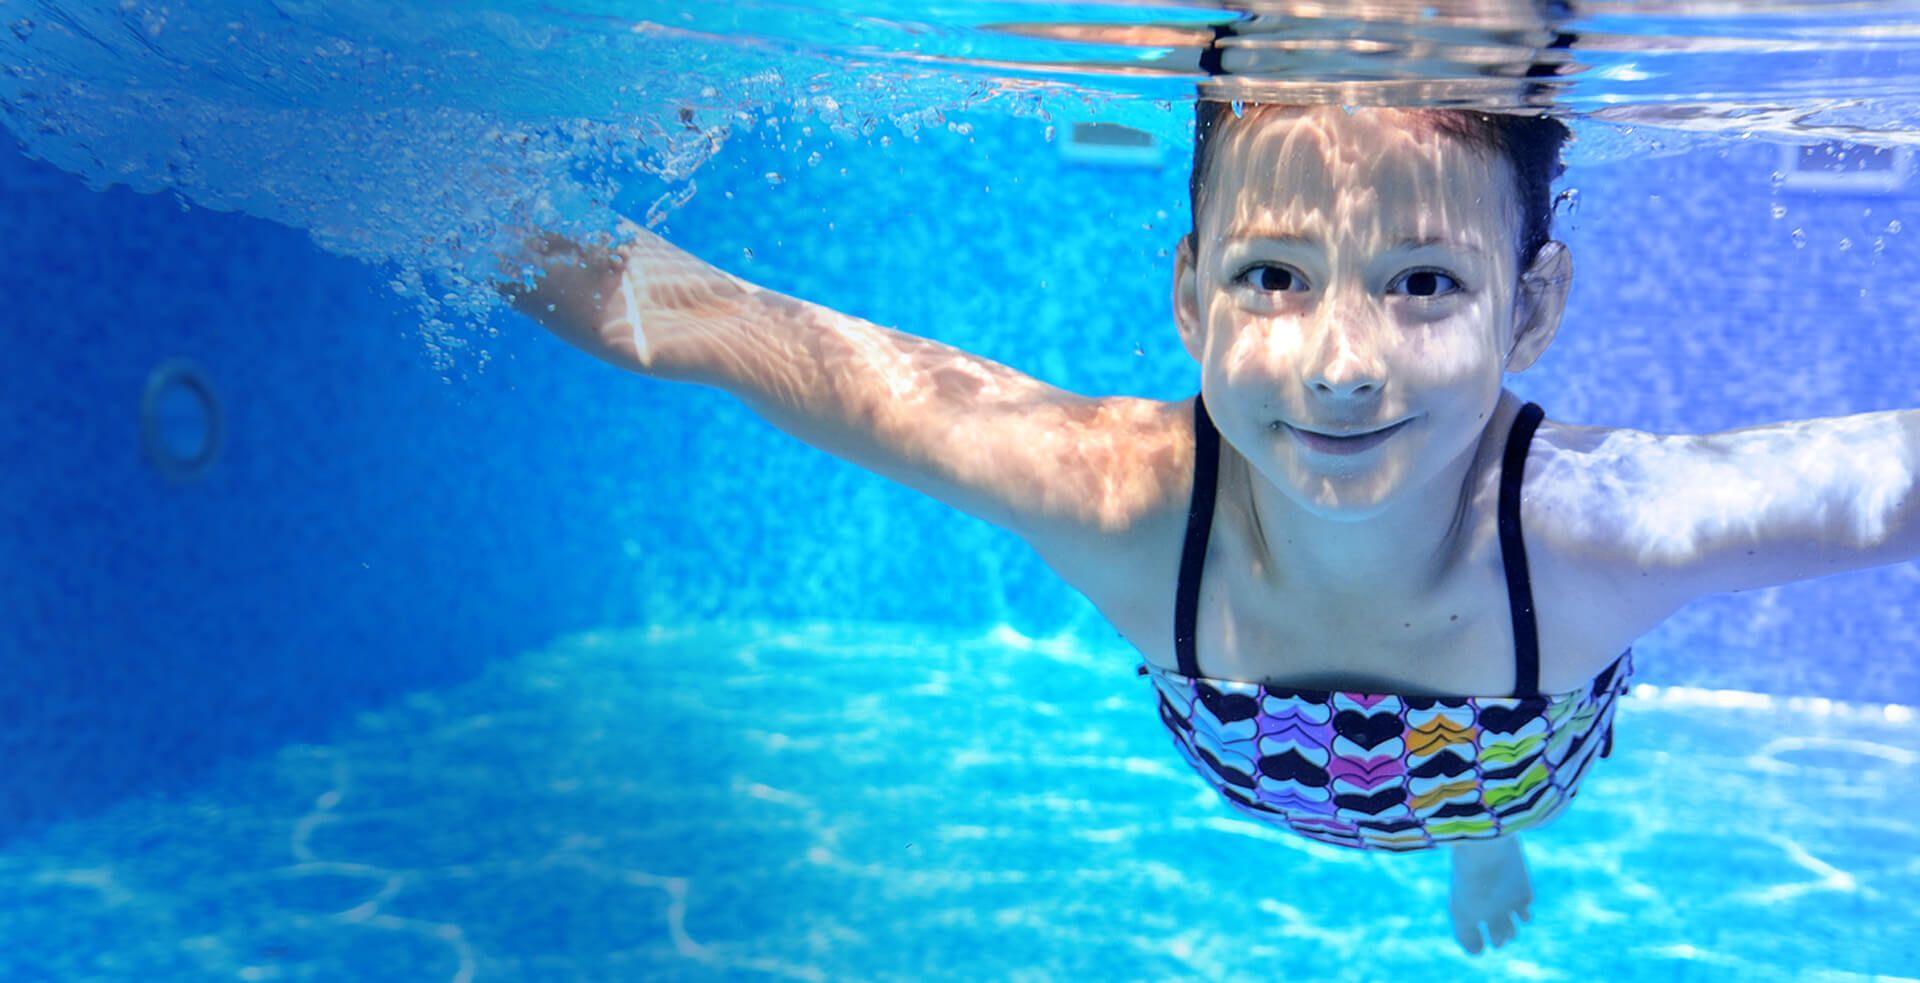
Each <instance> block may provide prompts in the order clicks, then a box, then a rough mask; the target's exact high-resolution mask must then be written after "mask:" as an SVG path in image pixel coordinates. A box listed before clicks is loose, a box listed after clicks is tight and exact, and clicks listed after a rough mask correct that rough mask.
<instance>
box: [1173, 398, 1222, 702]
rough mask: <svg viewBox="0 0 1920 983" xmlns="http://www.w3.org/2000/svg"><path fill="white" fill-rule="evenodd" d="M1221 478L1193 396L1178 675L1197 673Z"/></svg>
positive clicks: (1215, 442) (1177, 592)
mask: <svg viewBox="0 0 1920 983" xmlns="http://www.w3.org/2000/svg"><path fill="white" fill-rule="evenodd" d="M1219 481H1220V431H1218V430H1215V429H1214V428H1213V418H1211V417H1209V416H1207V404H1206V403H1205V402H1204V401H1202V400H1201V398H1200V397H1199V396H1197V395H1196V396H1194V397H1193V498H1192V500H1191V502H1190V503H1189V504H1188V505H1187V541H1186V544H1185V545H1183V546H1182V547H1181V548H1180V581H1179V584H1178V586H1176V587H1175V588H1174V593H1173V651H1174V654H1175V655H1176V656H1178V657H1179V659H1180V674H1181V675H1183V676H1187V677H1189V678H1198V677H1199V675H1200V658H1199V656H1197V655H1196V654H1195V653H1194V646H1193V625H1194V622H1195V621H1197V620H1198V615H1199V611H1200V574H1201V571H1202V570H1204V569H1205V567H1206V565H1207V536H1208V534H1209V533H1211V532H1212V531H1213V497H1214V496H1213V492H1214V486H1215V485H1217V484H1219Z"/></svg>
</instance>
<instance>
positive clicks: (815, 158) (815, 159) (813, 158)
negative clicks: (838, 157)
mask: <svg viewBox="0 0 1920 983" xmlns="http://www.w3.org/2000/svg"><path fill="white" fill-rule="evenodd" d="M824 159H825V158H823V157H821V156H820V151H818V150H816V151H814V152H813V153H810V154H808V155H807V166H808V167H819V166H820V161H822V160H824Z"/></svg>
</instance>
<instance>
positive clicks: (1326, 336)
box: [1302, 311, 1387, 399]
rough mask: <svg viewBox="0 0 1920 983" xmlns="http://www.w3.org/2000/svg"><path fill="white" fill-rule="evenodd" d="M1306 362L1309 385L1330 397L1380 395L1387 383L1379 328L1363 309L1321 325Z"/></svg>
mask: <svg viewBox="0 0 1920 983" xmlns="http://www.w3.org/2000/svg"><path fill="white" fill-rule="evenodd" d="M1319 329H1320V330H1319V337H1318V338H1317V339H1315V343H1313V344H1310V345H1309V348H1308V351H1309V355H1308V358H1307V360H1306V362H1305V363H1304V365H1303V366H1302V368H1303V369H1304V371H1303V373H1302V375H1303V377H1304V380H1305V382H1306V384H1307V387H1308V388H1309V389H1311V390H1312V391H1313V393H1314V394H1315V395H1317V396H1321V397H1325V398H1329V399H1355V398H1359V397H1363V396H1376V395H1379V393H1380V390H1381V389H1382V388H1384V387H1385V386H1386V384H1387V366H1386V359H1385V358H1384V357H1383V354H1382V352H1381V350H1380V348H1381V346H1380V340H1381V339H1380V338H1379V331H1378V328H1377V327H1376V326H1375V325H1374V324H1372V323H1371V319H1370V318H1367V317H1366V316H1365V315H1364V314H1363V313H1361V312H1358V311H1354V312H1349V313H1347V314H1345V315H1343V314H1338V313H1336V314H1333V315H1332V316H1330V317H1327V318H1324V319H1323V320H1322V323H1321V324H1320V325H1319Z"/></svg>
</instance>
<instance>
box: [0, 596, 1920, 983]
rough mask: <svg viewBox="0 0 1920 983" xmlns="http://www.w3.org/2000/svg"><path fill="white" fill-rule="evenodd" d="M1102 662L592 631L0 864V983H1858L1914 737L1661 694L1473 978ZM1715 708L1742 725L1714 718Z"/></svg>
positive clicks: (1896, 868)
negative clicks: (1203, 766) (451, 982)
mask: <svg viewBox="0 0 1920 983" xmlns="http://www.w3.org/2000/svg"><path fill="white" fill-rule="evenodd" d="M1127 660H1128V656H1127V653H1126V652H1124V651H1121V650H1120V646H1118V645H1105V646H1084V645H1081V644H1077V643H1073V642H1066V641H1057V640H1056V641H1044V640H1033V639H1028V638H1024V637H1022V636H1019V635H1016V634H1013V633H1011V632H1008V631H1004V630H1003V631H998V632H993V633H988V634H977V633H962V632H954V631H943V630H937V629H931V628H925V627H915V626H902V625H882V624H859V623H832V624H818V625H747V624H736V625H731V626H728V627H724V628H705V629H680V630H675V629H669V628H658V629H650V630H632V631H613V630H608V631H598V632H592V633H588V634H583V635H576V636H570V637H567V638H562V639H557V640H555V641H554V642H553V643H552V644H550V645H548V646H545V647H543V648H541V649H540V650H538V651H533V652H528V653H525V654H522V655H520V656H516V657H514V658H511V659H502V660H498V661H496V662H494V663H492V664H491V665H489V666H488V668H487V669H486V670H485V671H484V672H483V673H482V674H481V675H480V676H479V677H478V678H476V679H474V680H472V681H470V682H468V683H465V684H462V685H460V686H456V687H451V688H448V689H444V690H437V691H432V692H424V693H418V694H414V695H411V696H409V697H407V698H405V699H401V700H396V701H394V702H392V703H390V704H387V705H382V706H380V707H377V708H374V709H370V710H368V711H365V712H363V713H360V714H357V715H355V716H354V717H353V718H352V719H350V720H346V721H342V723H341V724H340V726H339V727H338V728H337V729H336V730H335V732H334V733H332V734H331V735H329V738H328V739H327V740H325V741H320V742H312V743H307V742H301V743H294V744H289V745H286V746H284V747H280V748H278V749H276V750H274V751H273V752H271V753H269V754H263V755H259V756H254V757H248V758H243V759H237V760H233V761H230V762H227V763H225V764H223V765H222V766H221V767H220V768H219V769H218V770H217V771H216V772H215V773H214V774H212V775H210V776H208V777H207V778H206V780H205V781H203V782H202V783H201V784H200V785H199V786H198V787H197V788H196V789H194V790H193V791H192V792H191V793H190V794H187V795H184V796H182V797H180V798H177V799H174V800H172V801H156V800H141V801H132V802H126V803H122V804H120V805H117V806H115V807H113V808H110V809H108V810H105V811H104V812H102V813H101V814H99V815H96V816H93V817H90V818H88V819H85V820H81V821H76V822H71V823H66V824H62V825H61V826H59V827H57V828H55V829H53V830H50V831H48V832H46V833H45V834H43V835H38V836H34V837H30V838H26V839H23V840H20V841H16V842H15V843H14V844H12V845H11V847H10V848H9V849H8V850H6V851H5V853H4V854H0V871H3V872H4V874H5V876H4V877H0V910H4V911H6V912H7V916H6V919H5V922H4V924H5V925H6V935H7V938H8V945H7V946H6V948H5V950H4V952H0V972H4V973H5V975H6V976H7V977H8V978H22V977H30V976H48V977H54V978H85V977H107V978H114V977H143V978H152V977H155V976H178V977H191V978H209V979H213V978H219V979H347V978H353V979H442V978H445V979H516V980H517V979H609V978H642V977H645V978H672V979H786V980H795V979H797V980H826V979H875V980H912V979H929V978H932V979H1068V978H1086V977H1092V978H1114V979H1197V980H1230V979H1247V978H1251V977H1258V976H1265V975H1268V974H1272V973H1274V972H1276V967H1281V968H1282V969H1279V970H1278V971H1280V972H1283V973H1284V975H1285V976H1286V978H1288V979H1305V980H1346V979H1389V978H1403V977H1406V976H1409V975H1414V974H1419V973H1434V974H1440V975H1447V974H1462V975H1471V974H1478V973H1481V972H1487V973H1500V974H1503V975H1508V976H1517V977H1520V978H1526V979H1541V980H1582V979H1593V978H1596V977H1599V978H1605V979H1610V980H1623V981H1639V980H1647V981H1652V980H1676V979H1685V980H1723V979H1732V978H1738V979H1743V980H1763V981H1764V980H1806V979H1822V980H1868V979H1889V978H1892V977H1893V976H1894V975H1897V974H1903V973H1904V974H1911V973H1912V972H1913V970H1914V962H1913V960H1914V956H1913V953H1912V947H1911V942H1912V930H1913V925H1914V921H1913V914H1912V910H1911V908H1912V905H1911V903H1912V899H1913V898H1914V897H1915V892H1916V891H1920V865H1916V863H1915V862H1914V859H1913V858H1914V857H1915V856H1920V824H1916V823H1915V821H1914V818H1913V817H1914V816H1915V815H1920V754H1916V753H1915V752H1914V751H1913V750H1912V749H1913V748H1915V747H1920V722H1916V721H1915V720H1914V719H1912V716H1911V715H1910V714H1895V715H1893V716H1892V717H1891V718H1890V717H1889V715H1888V714H1886V713H1885V712H1884V711H1881V712H1878V713H1874V712H1865V711H1860V710H1857V709H1852V708H1847V707H1844V706H1843V707H1838V708H1835V707H1814V706H1808V705H1788V704H1787V703H1786V702H1785V701H1772V702H1770V703H1768V702H1763V701H1760V700H1756V699H1753V698H1746V699H1744V700H1742V699H1738V698H1730V697H1727V696H1724V695H1719V696H1716V695H1715V694H1712V693H1709V692H1705V691H1672V690H1668V691H1658V690H1647V689H1643V690H1642V691H1641V692H1640V693H1639V694H1637V695H1636V697H1635V698H1634V699H1631V700H1629V701H1628V702H1627V703H1625V704H1624V705H1623V707H1622V709H1621V711H1620V718H1619V722H1618V728H1619V734H1620V743H1619V746H1618V748H1617V750H1616V752H1615V754H1614V756H1613V758H1612V759H1610V760H1609V761H1607V762H1606V763H1605V764H1604V766H1603V767H1602V768H1601V769H1600V772H1599V773H1598V774H1597V775H1596V776H1595V777H1594V778H1593V780H1592V781H1590V782H1589V784H1588V786H1587V787H1586V789H1584V790H1583V791H1582V793H1581V794H1580V797H1579V799H1578V801H1577V804H1576V806H1575V807H1574V808H1572V809H1570V810H1569V811H1568V812H1567V813H1566V814H1565V816H1564V817H1563V818H1562V819H1560V820H1559V821H1557V822H1555V823H1554V824H1552V825H1551V826H1550V827H1549V828H1548V829H1546V830H1543V831H1541V832H1540V833H1538V834H1537V835H1534V836H1531V837H1529V851H1530V856H1531V858H1532V871H1533V878H1534V885H1535V890H1536V894H1537V898H1538V900H1537V901H1536V903H1535V905H1534V923H1535V924H1534V925H1533V926H1532V927H1531V928H1530V929H1529V930H1528V931H1527V932H1526V933H1525V935H1524V938H1523V940H1522V941H1521V942H1520V943H1517V944H1515V945H1512V946H1509V947H1508V948H1507V949H1504V950H1502V951H1501V952H1499V953H1498V954H1497V955H1494V956H1491V957H1488V958H1487V959H1486V960H1485V961H1484V962H1481V963H1476V962H1475V961H1474V960H1473V959H1472V958H1471V957H1468V956H1466V955H1464V954H1463V953H1461V952H1460V951H1459V950H1458V948H1457V947H1456V946H1455V945H1454V943H1453V941H1452V937H1451V934H1450V930H1449V928H1448V926H1447V922H1446V917H1445V904H1446V884H1447V875H1446V867H1445V858H1444V857H1443V856H1442V855H1440V854H1432V855H1410V856H1390V857H1374V856H1367V855H1358V854H1353V853H1350V852H1347V851H1341V850H1337V849H1333V848H1328V847H1323V846H1321V845H1318V844H1315V843H1312V842H1309V841H1306V840H1304V839H1300V838H1298V837H1292V836H1287V835H1284V834H1281V833H1278V832H1276V831H1274V830H1272V829H1269V828H1266V827H1263V826H1260V825H1258V824H1254V823H1251V822H1248V821H1246V820H1244V819H1242V818H1240V817H1239V815H1238V814H1237V813H1235V812H1233V811H1231V810H1230V809H1228V808H1227V807H1226V806H1225V805H1223V804H1221V803H1220V802H1218V801H1216V800H1215V799H1214V798H1213V793H1212V792H1210V791H1209V790H1208V789H1206V788H1205V787H1204V786H1203V785H1202V784H1201V783H1200V782H1199V781H1197V780H1196V779H1195V778H1194V777H1193V776H1192V775H1191V773H1189V772H1188V771H1187V770H1186V769H1185V767H1184V765H1182V764H1181V763H1180V762H1179V761H1178V760H1177V758H1175V757H1174V756H1173V754H1172V748H1171V745H1170V744H1169V742H1168V739H1167V736H1166V735H1165V733H1164V732H1163V731H1161V730H1160V727H1159V723H1158V721H1157V719H1156V717H1155V715H1154V713H1153V711H1152V708H1151V704H1150V702H1149V701H1148V700H1147V699H1146V698H1145V694H1146V690H1147V683H1146V682H1145V681H1144V680H1141V679H1139V678H1138V677H1135V676H1133V675H1132V673H1130V672H1127V671H1125V670H1126V667H1127V665H1128V661H1127ZM1730 702H1731V703H1732V704H1733V705H1727V704H1728V703H1730Z"/></svg>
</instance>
